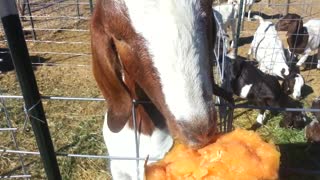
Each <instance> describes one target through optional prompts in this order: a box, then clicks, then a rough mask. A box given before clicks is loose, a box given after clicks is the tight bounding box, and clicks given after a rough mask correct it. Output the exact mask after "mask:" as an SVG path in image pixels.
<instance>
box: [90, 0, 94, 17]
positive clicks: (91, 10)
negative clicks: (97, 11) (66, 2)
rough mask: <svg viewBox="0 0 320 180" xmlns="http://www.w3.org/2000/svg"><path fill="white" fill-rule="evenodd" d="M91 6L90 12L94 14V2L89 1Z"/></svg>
mask: <svg viewBox="0 0 320 180" xmlns="http://www.w3.org/2000/svg"><path fill="white" fill-rule="evenodd" d="M89 4H90V12H91V14H92V12H93V3H92V0H89Z"/></svg>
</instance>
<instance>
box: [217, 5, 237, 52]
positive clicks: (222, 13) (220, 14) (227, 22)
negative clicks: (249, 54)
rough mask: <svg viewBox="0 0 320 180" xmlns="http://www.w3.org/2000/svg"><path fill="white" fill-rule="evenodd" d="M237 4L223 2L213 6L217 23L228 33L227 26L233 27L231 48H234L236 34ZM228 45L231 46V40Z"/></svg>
mask: <svg viewBox="0 0 320 180" xmlns="http://www.w3.org/2000/svg"><path fill="white" fill-rule="evenodd" d="M236 8H237V5H234V4H221V5H218V6H214V7H213V14H214V16H215V17H216V20H217V21H218V22H217V23H219V24H220V27H222V29H223V31H224V32H223V33H224V34H226V33H227V28H228V27H230V29H231V38H230V39H231V40H232V44H231V48H234V45H235V44H234V40H235V34H236V18H237V14H238V13H237V10H236ZM226 44H227V45H226V47H227V48H228V47H229V42H227V43H226Z"/></svg>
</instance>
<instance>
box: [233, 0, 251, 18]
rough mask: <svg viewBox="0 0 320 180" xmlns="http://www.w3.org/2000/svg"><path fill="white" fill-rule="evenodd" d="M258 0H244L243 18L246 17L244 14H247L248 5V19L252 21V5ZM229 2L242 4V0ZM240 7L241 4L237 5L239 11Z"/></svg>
mask: <svg viewBox="0 0 320 180" xmlns="http://www.w3.org/2000/svg"><path fill="white" fill-rule="evenodd" d="M255 2H256V1H255V0H244V1H243V5H242V15H241V18H242V19H244V14H245V12H246V9H247V7H248V21H251V17H250V15H251V8H252V5H253V3H255ZM228 3H229V4H238V5H239V4H240V0H228ZM238 7H239V6H237V9H236V10H237V11H239V10H238Z"/></svg>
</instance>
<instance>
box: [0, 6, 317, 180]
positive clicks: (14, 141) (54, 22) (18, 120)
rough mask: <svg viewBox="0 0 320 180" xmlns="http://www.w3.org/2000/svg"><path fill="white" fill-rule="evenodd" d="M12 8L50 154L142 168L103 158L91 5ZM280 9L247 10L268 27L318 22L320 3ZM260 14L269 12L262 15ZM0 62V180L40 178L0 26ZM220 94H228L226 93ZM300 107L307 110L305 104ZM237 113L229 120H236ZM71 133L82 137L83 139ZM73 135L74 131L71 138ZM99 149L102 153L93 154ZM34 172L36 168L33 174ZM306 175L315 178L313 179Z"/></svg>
mask: <svg viewBox="0 0 320 180" xmlns="http://www.w3.org/2000/svg"><path fill="white" fill-rule="evenodd" d="M17 2H18V8H19V13H20V20H21V23H22V25H23V32H24V36H25V39H26V42H27V46H28V49H29V52H30V56H31V61H32V65H33V67H34V68H35V69H36V71H35V73H36V77H37V81H38V84H39V86H40V93H41V94H42V96H41V99H42V100H43V102H44V106H45V110H46V114H47V116H48V121H49V126H50V129H52V132H53V141H54V144H55V148H56V149H58V150H57V151H56V156H58V157H71V158H84V159H86V158H87V159H109V160H110V159H116V160H139V161H144V160H145V158H142V157H140V158H137V157H112V156H107V155H105V154H106V151H107V150H106V149H105V148H104V146H103V143H102V142H101V140H102V139H101V133H100V129H101V128H100V127H102V119H103V116H104V110H103V108H104V99H103V98H101V96H100V93H99V91H98V90H97V89H93V88H92V87H95V83H94V80H93V78H92V76H91V72H90V70H91V69H90V68H91V66H90V60H91V52H90V43H89V42H90V37H89V30H88V29H89V28H88V27H89V19H90V15H91V13H92V10H93V7H94V3H95V1H91V0H52V1H48V0H19V1H17ZM287 3H288V1H287V0H286V1H274V0H269V1H267V0H262V1H261V2H259V3H256V4H254V6H253V13H252V16H253V15H260V16H261V17H264V18H265V19H267V20H270V21H273V22H277V21H278V19H279V18H280V17H281V16H282V14H283V13H284V12H285V11H286V8H287V7H288V12H289V13H290V12H294V13H297V14H300V15H301V16H302V17H303V18H304V20H308V19H313V18H317V17H318V18H319V17H320V15H319V13H320V3H319V2H318V1H316V0H313V1H308V0H297V1H294V2H289V3H290V4H289V6H287ZM267 6H268V8H266V7H267ZM257 25H258V22H257V21H250V22H249V21H247V20H244V21H243V30H242V31H240V30H239V31H238V32H239V33H238V35H239V39H237V40H236V41H238V45H239V46H238V47H236V48H237V54H238V55H239V56H242V57H246V55H247V51H248V46H249V44H250V40H251V39H252V35H253V34H254V32H255V31H256V28H257ZM238 29H240V28H238ZM219 33H221V34H220V35H219V38H220V39H218V40H217V42H216V46H218V47H222V48H221V49H217V50H216V51H215V57H216V59H219V58H220V57H222V62H215V64H216V67H217V68H216V69H215V71H216V72H215V77H218V78H216V79H215V80H216V82H217V83H218V84H220V85H222V86H224V84H225V77H224V73H223V72H224V71H225V70H226V68H227V67H226V66H225V61H227V60H226V59H225V57H226V54H227V53H228V49H227V48H226V47H225V46H224V44H225V42H226V41H228V39H227V38H226V36H224V32H222V31H220V32H219ZM270 48H272V46H270ZM0 56H1V59H3V60H2V61H0V63H1V64H0V72H1V71H2V72H7V73H5V74H0V75H1V76H0V82H1V85H0V100H1V101H0V117H1V118H0V139H4V140H5V142H4V143H1V144H0V178H23V179H30V178H33V175H34V174H36V173H43V172H41V171H38V172H34V169H33V167H34V164H35V162H37V163H38V164H41V163H39V158H37V159H38V161H37V160H35V159H33V158H31V159H30V158H29V156H36V157H38V156H39V155H40V153H39V151H38V150H37V147H36V145H35V142H34V140H33V141H31V142H29V141H28V140H26V139H32V138H33V139H34V137H33V136H32V135H31V134H30V127H29V126H30V125H29V123H28V121H29V119H30V116H29V114H28V111H27V110H26V108H25V105H24V104H23V103H22V99H23V97H22V96H21V92H20V90H19V88H18V85H17V82H16V77H15V75H14V74H13V73H11V72H10V71H11V70H12V69H13V65H12V63H10V51H9V49H8V47H7V40H6V39H5V35H4V32H3V29H2V26H1V29H0ZM316 58H317V57H316V56H312V57H311V59H310V58H309V60H308V62H307V63H306V65H310V66H311V65H314V64H315V63H316V61H317V59H316ZM290 63H294V62H290ZM303 76H304V78H305V80H306V82H307V84H308V86H309V87H311V88H313V89H314V90H313V93H312V92H311V93H310V94H311V95H310V98H306V99H307V100H308V101H309V100H310V99H311V98H313V97H315V96H319V94H317V93H318V92H320V89H319V85H316V84H317V83H318V84H320V82H319V80H318V79H319V78H318V77H319V76H320V73H319V72H318V71H315V70H314V69H308V70H306V71H304V72H303ZM225 88H227V89H228V88H230V87H225ZM307 100H306V101H307ZM306 104H310V102H307V103H306ZM216 105H217V107H220V117H221V122H220V124H219V127H220V131H228V130H231V129H232V128H233V124H232V120H233V119H234V116H233V109H226V107H225V106H224V102H223V100H218V101H217V102H216ZM233 108H234V109H236V110H238V109H241V110H243V109H250V110H251V109H266V110H276V111H304V112H319V111H320V110H318V109H310V108H307V107H305V108H275V107H257V106H251V105H247V104H240V103H238V104H236V105H235V106H234V107H233ZM97 109H100V110H97ZM133 111H134V109H133ZM241 113H242V112H241ZM241 113H237V112H236V113H235V115H238V114H241ZM77 118H79V119H81V121H82V122H76V123H75V122H74V121H75V120H76V119H77ZM83 121H87V122H86V123H88V124H86V123H83ZM90 121H91V122H90ZM58 124H60V125H58ZM77 127H80V128H82V129H86V128H87V129H86V131H85V132H83V131H80V130H79V128H77ZM74 128H75V129H76V130H77V131H76V132H71V130H72V129H74ZM69 131H70V132H69ZM59 132H60V133H59ZM75 133H79V134H81V135H80V136H83V137H79V138H78V135H76V134H75ZM84 134H86V135H84ZM87 134H89V135H87ZM26 137H27V138H26ZM92 137H93V138H92ZM70 139H71V141H70ZM88 139H89V140H91V141H94V140H93V139H98V140H97V141H99V142H94V143H92V144H86V143H83V142H84V141H85V140H88ZM70 142H72V143H70ZM82 143H83V144H85V146H88V149H86V150H84V151H80V150H78V151H77V150H74V149H77V148H81V145H82ZM70 144H71V145H70ZM90 146H92V147H90ZM73 148H74V149H73ZM86 148H87V147H86ZM90 148H92V149H93V150H92V149H90ZM99 148H100V149H102V150H98V149H99ZM72 152H79V153H72ZM58 160H59V163H60V165H61V164H62V165H63V166H62V168H65V167H68V166H69V165H70V164H68V163H65V161H62V160H60V159H58ZM149 160H151V161H156V160H157V159H153V158H152V157H151V158H150V159H149ZM70 161H71V160H70ZM81 163H83V162H81ZM89 165H90V166H91V168H93V169H94V170H96V168H97V166H99V168H101V169H104V168H105V169H106V163H105V161H102V163H100V164H99V165H96V164H95V163H91V164H89ZM41 168H42V166H40V169H41ZM79 169H81V170H83V169H85V168H83V167H81V168H79ZM101 171H103V170H101ZM106 171H107V170H104V171H103V175H105V176H108V172H106ZM64 173H68V172H64ZM69 173H70V172H69ZM313 173H315V174H319V172H318V171H315V172H313ZM35 176H36V177H35V178H41V177H44V176H45V175H43V174H42V175H40V177H39V175H35ZM91 178H92V177H91Z"/></svg>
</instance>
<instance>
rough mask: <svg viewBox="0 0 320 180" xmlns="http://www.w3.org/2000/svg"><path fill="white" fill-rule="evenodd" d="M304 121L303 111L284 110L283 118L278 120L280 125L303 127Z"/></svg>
mask: <svg viewBox="0 0 320 180" xmlns="http://www.w3.org/2000/svg"><path fill="white" fill-rule="evenodd" d="M306 121H307V120H306V114H305V113H304V112H285V113H284V117H283V119H282V120H281V121H280V127H284V128H296V129H303V128H304V127H305V125H306Z"/></svg>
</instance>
